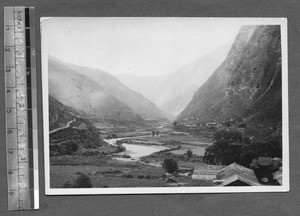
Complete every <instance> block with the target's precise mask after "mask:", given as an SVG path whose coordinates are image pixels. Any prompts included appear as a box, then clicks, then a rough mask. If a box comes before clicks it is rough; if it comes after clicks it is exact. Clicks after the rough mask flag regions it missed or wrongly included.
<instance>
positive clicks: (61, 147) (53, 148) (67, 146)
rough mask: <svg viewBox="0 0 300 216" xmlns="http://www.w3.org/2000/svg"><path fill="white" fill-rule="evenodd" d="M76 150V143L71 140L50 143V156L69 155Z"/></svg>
mask: <svg viewBox="0 0 300 216" xmlns="http://www.w3.org/2000/svg"><path fill="white" fill-rule="evenodd" d="M77 150H78V145H77V143H75V142H73V141H69V142H65V143H62V144H54V145H50V156H60V155H71V154H73V153H74V152H76V151H77Z"/></svg>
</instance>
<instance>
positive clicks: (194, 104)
mask: <svg viewBox="0 0 300 216" xmlns="http://www.w3.org/2000/svg"><path fill="white" fill-rule="evenodd" d="M280 41H281V39H280V26H257V27H255V26H243V27H242V28H241V30H240V32H239V34H238V35H237V37H236V39H235V42H234V44H233V45H232V47H231V50H230V52H229V54H228V57H227V58H226V60H225V61H224V63H223V64H221V66H220V67H219V68H218V69H217V70H216V71H215V72H214V73H213V75H212V76H211V77H210V78H209V80H208V81H207V82H206V83H205V84H203V85H202V86H201V87H200V88H199V89H198V90H197V92H196V93H195V95H194V96H193V99H192V101H191V102H190V103H189V105H188V106H187V107H186V108H185V110H184V111H183V112H182V113H181V114H180V115H179V117H178V119H179V120H180V121H183V122H189V123H199V122H209V121H216V122H225V121H230V120H231V121H232V120H234V121H237V122H244V123H247V125H248V126H252V127H251V129H253V130H260V129H263V130H269V129H270V130H272V129H274V130H275V129H276V128H277V127H278V128H280V127H281V126H280V124H281V43H280ZM261 132H262V131H261Z"/></svg>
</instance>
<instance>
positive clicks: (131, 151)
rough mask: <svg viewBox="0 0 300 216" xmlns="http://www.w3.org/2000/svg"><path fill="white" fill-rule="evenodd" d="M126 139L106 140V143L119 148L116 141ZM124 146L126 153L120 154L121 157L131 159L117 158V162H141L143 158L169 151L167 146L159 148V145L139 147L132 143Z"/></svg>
mask: <svg viewBox="0 0 300 216" xmlns="http://www.w3.org/2000/svg"><path fill="white" fill-rule="evenodd" d="M130 138H133V137H130ZM122 139H126V137H124V138H116V139H106V140H104V141H105V142H107V143H109V144H110V145H113V146H117V144H116V141H117V140H122ZM122 146H124V147H125V148H126V150H125V151H123V152H120V153H119V155H129V156H130V158H120V157H116V158H115V159H117V160H122V161H133V162H135V161H139V159H140V158H141V157H144V156H147V155H151V154H153V153H155V152H159V151H162V150H165V149H168V148H167V147H165V146H159V145H137V144H130V143H123V144H122Z"/></svg>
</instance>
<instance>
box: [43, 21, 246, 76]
mask: <svg viewBox="0 0 300 216" xmlns="http://www.w3.org/2000/svg"><path fill="white" fill-rule="evenodd" d="M41 26H42V40H43V41H42V42H43V47H42V49H43V50H42V51H44V52H45V51H46V52H48V54H49V55H52V56H54V57H56V58H58V59H60V60H62V61H65V62H68V63H73V64H77V65H82V66H88V67H92V68H98V69H101V70H104V71H106V72H109V73H111V74H114V75H117V74H128V73H131V74H136V75H160V74H165V73H172V72H175V71H176V70H177V69H178V68H180V67H182V66H183V65H185V64H188V63H190V62H192V61H195V60H197V59H199V58H201V57H202V56H204V55H206V54H209V53H210V52H213V51H214V50H216V49H218V48H219V47H221V46H223V45H227V44H232V42H233V40H234V38H235V36H236V35H237V33H238V31H239V29H240V27H241V22H232V21H229V20H228V19H227V20H226V19H225V20H224V19H209V18H205V19H203V18H202V19H201V18H50V19H45V20H43V21H42V24H41ZM45 46H46V47H45Z"/></svg>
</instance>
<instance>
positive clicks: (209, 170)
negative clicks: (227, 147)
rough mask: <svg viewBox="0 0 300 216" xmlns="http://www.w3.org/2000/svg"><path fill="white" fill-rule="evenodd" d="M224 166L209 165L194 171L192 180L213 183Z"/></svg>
mask: <svg viewBox="0 0 300 216" xmlns="http://www.w3.org/2000/svg"><path fill="white" fill-rule="evenodd" d="M223 167H224V166H214V165H207V166H202V167H198V168H196V169H195V170H194V173H193V175H192V179H195V180H196V179H197V180H207V181H212V180H215V179H217V175H218V173H219V172H220V170H221V169H222V168H223Z"/></svg>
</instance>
